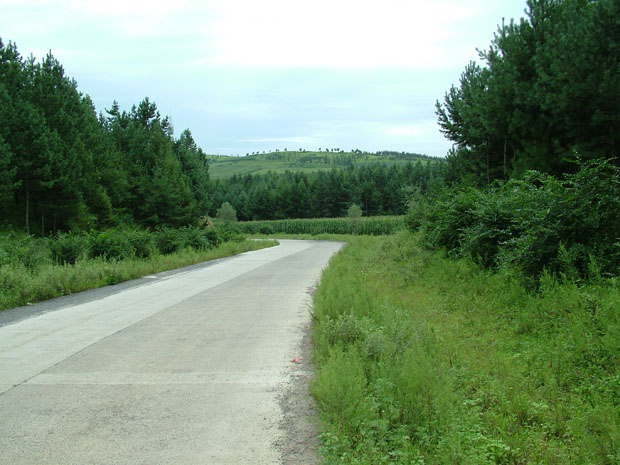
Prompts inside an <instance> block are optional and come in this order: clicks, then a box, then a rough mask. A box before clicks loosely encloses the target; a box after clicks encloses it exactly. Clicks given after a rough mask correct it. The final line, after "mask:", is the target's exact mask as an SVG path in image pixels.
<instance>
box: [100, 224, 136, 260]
mask: <svg viewBox="0 0 620 465" xmlns="http://www.w3.org/2000/svg"><path fill="white" fill-rule="evenodd" d="M89 240H90V250H89V256H90V257H91V258H97V257H101V258H104V259H106V260H123V259H126V258H131V257H133V256H134V255H135V248H134V247H133V246H132V245H131V242H130V241H129V238H128V236H127V234H126V232H125V231H123V230H109V231H103V232H98V233H97V232H96V233H92V234H91V235H90V238H89Z"/></svg>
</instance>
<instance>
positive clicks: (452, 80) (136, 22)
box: [0, 0, 526, 156]
mask: <svg viewBox="0 0 620 465" xmlns="http://www.w3.org/2000/svg"><path fill="white" fill-rule="evenodd" d="M525 6H526V2H525V0H427V1H421V0H379V1H375V0H372V1H364V0H305V1H298V0H254V1H251V0H207V1H197V0H166V1H160V0H139V1H131V0H105V1H99V0H73V1H72V0H40V1H36V0H35V1H28V0H0V38H2V41H3V42H4V43H5V44H6V43H7V42H8V41H12V42H15V43H16V44H17V47H18V50H19V52H20V53H21V54H22V55H23V56H25V57H27V56H29V55H30V54H33V55H34V56H35V57H36V58H41V57H43V56H44V55H45V54H46V53H47V52H48V51H49V50H51V51H52V53H53V55H54V56H55V57H56V58H57V59H58V60H59V61H60V62H61V64H62V65H63V66H64V68H65V72H66V74H67V75H68V76H70V77H73V78H75V79H76V81H77V83H78V86H79V90H80V91H81V92H83V93H85V94H88V95H90V97H91V98H92V100H93V102H94V103H95V106H96V107H97V110H98V111H104V110H105V108H110V107H111V104H112V101H113V100H117V101H118V102H119V104H120V106H121V108H123V109H127V110H128V109H130V108H131V105H133V104H137V103H139V102H140V100H142V99H143V98H144V97H145V96H148V97H149V98H150V99H151V100H152V101H154V102H155V103H156V104H157V106H158V108H159V110H160V112H161V113H162V114H163V115H168V116H170V117H171V120H172V123H173V125H174V128H175V135H176V136H178V135H179V134H180V133H181V131H182V130H183V129H185V128H189V129H190V130H191V131H192V134H193V135H194V139H195V140H196V142H197V143H198V145H200V146H201V147H202V148H203V149H204V150H205V151H206V152H207V153H214V154H218V153H219V154H228V155H245V154H246V153H247V152H253V151H258V150H260V151H263V150H272V149H276V148H278V149H280V150H282V149H284V148H288V149H297V148H300V147H303V148H306V149H309V150H311V149H318V148H325V147H331V148H334V147H338V148H341V149H345V150H350V149H356V148H359V149H362V150H368V151H377V150H397V151H408V152H417V153H426V154H429V155H435V156H444V155H445V153H446V151H447V150H448V149H449V148H450V146H451V144H450V142H449V141H447V140H445V139H444V138H443V136H442V135H441V134H440V133H439V130H438V126H437V123H436V116H435V101H436V100H441V99H443V96H444V94H445V92H446V91H447V90H448V89H449V88H450V86H451V85H452V84H457V83H458V79H459V76H460V74H461V72H462V71H463V69H464V67H465V65H466V64H467V63H468V62H469V61H470V60H476V59H477V52H476V48H478V49H486V48H488V46H489V44H490V41H491V39H492V37H493V33H494V32H495V31H496V29H497V25H498V24H499V23H501V21H502V18H506V20H507V21H508V20H509V19H510V18H520V17H522V16H524V9H525Z"/></svg>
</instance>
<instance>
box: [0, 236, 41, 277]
mask: <svg viewBox="0 0 620 465" xmlns="http://www.w3.org/2000/svg"><path fill="white" fill-rule="evenodd" d="M51 259H52V257H51V253H50V250H49V248H48V240H47V239H45V238H35V237H32V236H28V235H26V234H16V233H10V234H6V235H4V234H3V235H0V266H2V265H16V264H18V265H22V266H24V267H25V268H27V269H34V268H36V267H37V266H40V265H44V264H49V263H51Z"/></svg>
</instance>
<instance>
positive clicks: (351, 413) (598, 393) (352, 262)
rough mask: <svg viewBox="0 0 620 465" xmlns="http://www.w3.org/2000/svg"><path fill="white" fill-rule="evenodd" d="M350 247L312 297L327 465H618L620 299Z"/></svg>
mask: <svg viewBox="0 0 620 465" xmlns="http://www.w3.org/2000/svg"><path fill="white" fill-rule="evenodd" d="M418 244H419V239H418V237H417V236H415V235H412V234H410V233H404V232H402V233H398V234H396V235H393V236H389V237H351V238H350V239H349V244H348V245H347V247H346V248H345V249H343V250H342V251H341V252H340V253H339V254H338V255H337V256H335V257H334V258H333V259H332V262H331V265H330V267H329V268H328V269H327V270H325V272H324V274H323V277H322V280H321V285H320V286H319V288H318V290H317V294H316V297H315V307H314V308H315V309H314V317H315V326H314V333H313V340H314V344H315V353H314V357H315V363H316V365H317V375H316V378H315V380H314V384H313V385H312V393H313V395H314V397H315V399H316V400H317V404H318V406H319V410H320V416H321V419H322V425H323V436H322V437H323V441H322V450H323V454H324V456H325V460H326V463H345V464H348V463H350V464H359V463H372V464H381V463H386V464H387V463H390V464H411V463H416V464H437V465H439V464H442V465H443V464H515V465H517V464H525V463H539V464H588V463H590V464H595V463H596V464H612V463H618V460H619V459H620V382H619V380H620V368H619V367H620V316H619V315H620V289H619V287H618V285H617V283H616V282H615V281H613V280H603V279H601V280H599V281H598V282H591V283H589V284H584V283H579V282H576V281H571V280H569V279H567V278H565V279H563V280H557V279H554V278H552V277H551V276H550V275H549V274H546V275H545V274H543V276H542V277H541V278H540V285H539V287H538V289H537V290H536V291H535V292H534V291H528V290H526V289H525V288H524V287H523V286H522V284H521V282H520V281H519V280H518V279H516V278H513V277H511V276H510V275H509V274H496V273H492V272H490V271H486V270H484V269H482V268H480V267H479V265H478V264H476V263H473V262H472V261H471V260H467V259H460V260H450V259H448V258H445V257H443V256H442V254H441V253H438V252H432V251H429V250H426V249H424V248H423V247H420V246H419V245H418Z"/></svg>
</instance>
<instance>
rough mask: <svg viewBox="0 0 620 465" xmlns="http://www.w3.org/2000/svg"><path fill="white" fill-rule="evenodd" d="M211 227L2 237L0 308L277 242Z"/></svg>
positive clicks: (0, 245)
mask: <svg viewBox="0 0 620 465" xmlns="http://www.w3.org/2000/svg"><path fill="white" fill-rule="evenodd" d="M276 244H277V242H275V241H248V240H245V239H244V237H243V236H238V235H236V234H234V233H230V232H224V233H222V232H220V233H218V232H216V231H215V230H214V229H213V228H210V229H206V228H198V227H194V228H192V227H187V228H179V229H170V228H163V229H159V230H157V231H155V232H148V231H146V230H138V229H131V230H129V229H127V230H108V231H102V232H91V233H62V234H57V235H56V236H51V237H49V238H36V237H33V236H30V235H26V234H16V233H10V234H4V235H2V236H1V237H0V310H3V309H6V308H12V307H17V306H21V305H26V304H28V303H35V302H39V301H42V300H46V299H50V298H53V297H59V296H62V295H67V294H72V293H75V292H79V291H83V290H86V289H93V288H97V287H101V286H106V285H109V284H115V283H118V282H121V281H127V280H129V279H134V278H139V277H142V276H145V275H148V274H151V273H156V272H159V271H164V270H170V269H174V268H180V267H183V266H187V265H192V264H195V263H199V262H204V261H208V260H213V259H217V258H222V257H227V256H230V255H235V254H239V253H242V252H246V251H249V250H257V249H262V248H265V247H271V246H273V245H276Z"/></svg>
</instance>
